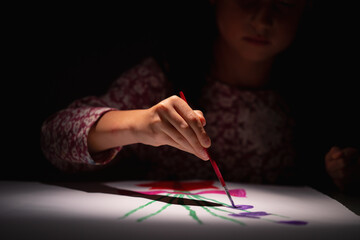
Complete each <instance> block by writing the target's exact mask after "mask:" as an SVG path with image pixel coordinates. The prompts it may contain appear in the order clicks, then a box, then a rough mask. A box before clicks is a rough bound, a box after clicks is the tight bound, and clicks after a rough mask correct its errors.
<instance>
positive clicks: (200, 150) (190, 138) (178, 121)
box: [166, 111, 207, 160]
mask: <svg viewBox="0 0 360 240" xmlns="http://www.w3.org/2000/svg"><path fill="white" fill-rule="evenodd" d="M166 117H167V120H168V121H169V122H170V123H171V124H172V125H173V126H174V128H175V129H177V131H178V132H179V133H180V134H181V135H182V136H183V137H184V138H185V139H186V140H187V142H188V143H189V144H190V145H191V146H192V148H193V149H194V151H195V152H196V153H197V154H196V155H199V156H201V157H200V158H201V159H204V160H206V159H207V155H206V152H205V150H204V147H203V146H202V145H201V143H200V142H199V139H198V137H197V134H196V133H195V132H194V129H193V128H192V127H191V126H190V124H189V123H188V122H187V121H186V120H185V119H184V118H183V117H182V116H181V115H180V114H179V113H178V112H176V111H169V112H167V114H166ZM199 122H200V120H199ZM200 124H201V123H200Z"/></svg>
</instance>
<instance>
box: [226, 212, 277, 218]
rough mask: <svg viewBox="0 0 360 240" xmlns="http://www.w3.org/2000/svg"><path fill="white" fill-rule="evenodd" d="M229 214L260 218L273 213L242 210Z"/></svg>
mask: <svg viewBox="0 0 360 240" xmlns="http://www.w3.org/2000/svg"><path fill="white" fill-rule="evenodd" d="M229 215H230V216H232V217H246V218H260V217H263V216H268V215H271V214H269V213H267V212H242V213H233V214H229Z"/></svg>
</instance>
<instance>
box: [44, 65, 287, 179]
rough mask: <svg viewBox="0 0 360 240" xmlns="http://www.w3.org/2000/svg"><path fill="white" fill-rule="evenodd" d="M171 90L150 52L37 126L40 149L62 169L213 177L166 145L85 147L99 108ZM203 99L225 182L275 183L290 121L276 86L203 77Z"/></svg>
mask: <svg viewBox="0 0 360 240" xmlns="http://www.w3.org/2000/svg"><path fill="white" fill-rule="evenodd" d="M170 94H171V89H170V85H169V84H168V82H167V80H166V77H165V75H164V73H163V72H162V70H161V68H160V67H159V66H158V64H157V63H156V61H155V60H154V59H152V58H148V59H146V60H144V61H143V62H141V63H140V64H139V65H137V66H135V67H133V68H132V69H130V70H128V71H127V72H125V73H123V74H122V75H121V76H120V77H119V78H118V79H117V80H116V81H115V82H114V83H113V85H112V86H111V87H110V88H109V90H108V92H107V93H106V94H104V95H103V96H100V97H96V96H90V97H86V98H83V99H80V100H77V101H75V102H73V103H72V104H71V105H70V106H69V107H68V108H66V109H63V110H61V111H59V112H57V113H55V114H54V115H53V116H51V117H49V118H48V119H47V120H46V121H45V122H44V123H43V126H42V136H41V143H42V150H43V152H44V155H45V156H46V158H47V159H49V160H50V161H51V162H52V163H53V164H54V165H55V166H57V167H58V168H60V169H62V170H64V171H85V170H96V169H99V168H103V167H104V166H111V167H113V166H114V165H118V166H120V167H119V168H120V169H122V170H123V171H124V172H125V171H127V172H129V171H130V172H131V174H133V175H134V176H133V177H134V178H137V179H157V180H160V179H180V180H185V179H211V178H216V175H215V174H214V171H213V170H212V167H211V164H210V162H207V161H202V160H200V159H198V158H196V157H195V156H193V155H191V154H189V153H186V152H182V151H180V150H178V149H175V148H172V147H170V146H160V147H152V146H147V145H143V144H133V145H128V146H119V147H117V148H114V149H109V150H107V151H104V152H102V153H100V154H97V155H90V154H89V152H88V148H87V136H88V133H89V130H90V128H91V126H92V125H93V124H94V123H96V121H97V120H98V119H99V118H100V117H101V116H102V115H103V114H104V113H106V112H108V111H112V110H128V109H145V108H149V107H151V106H153V105H155V104H157V103H158V102H160V101H162V100H163V99H165V98H167V97H169V96H170ZM200 103H201V104H200V106H201V107H202V109H201V110H202V111H203V112H204V114H205V118H206V122H207V124H206V127H205V129H206V131H207V133H208V134H209V136H210V138H211V141H212V146H211V147H210V148H209V152H210V155H211V156H212V158H213V159H214V160H215V161H216V162H217V163H218V165H219V168H220V170H221V172H222V174H223V176H224V177H225V178H226V180H227V181H238V182H239V181H243V182H255V183H274V182H276V181H277V180H278V178H279V176H281V175H282V174H283V173H284V172H286V171H287V169H289V168H291V167H292V165H293V160H294V149H293V146H292V129H293V121H292V119H291V118H289V116H288V110H287V107H286V105H285V104H284V102H283V100H282V99H281V98H280V96H279V95H278V94H277V93H275V92H274V91H271V90H241V89H238V88H234V87H231V86H229V85H227V84H225V83H222V82H218V81H208V82H207V84H206V86H205V87H204V89H203V94H202V96H201V99H200ZM119 174H121V173H119Z"/></svg>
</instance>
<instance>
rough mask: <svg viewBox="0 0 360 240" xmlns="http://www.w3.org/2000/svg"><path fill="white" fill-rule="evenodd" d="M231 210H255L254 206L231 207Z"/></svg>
mask: <svg viewBox="0 0 360 240" xmlns="http://www.w3.org/2000/svg"><path fill="white" fill-rule="evenodd" d="M229 208H232V209H239V210H246V209H250V208H254V206H252V205H235V207H233V206H230V207H229Z"/></svg>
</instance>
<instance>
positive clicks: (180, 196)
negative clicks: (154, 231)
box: [119, 181, 308, 226]
mask: <svg viewBox="0 0 360 240" xmlns="http://www.w3.org/2000/svg"><path fill="white" fill-rule="evenodd" d="M137 186H140V187H147V188H148V191H139V193H142V194H148V195H158V194H165V195H158V196H159V198H157V199H154V200H153V201H150V202H148V203H146V204H144V205H142V206H139V207H138V208H135V209H133V210H131V211H129V212H128V213H126V214H125V215H124V216H123V217H121V218H119V219H124V218H127V217H128V216H130V215H132V214H134V213H135V212H141V210H142V209H144V208H147V207H149V205H152V204H153V203H155V202H158V201H159V200H161V199H162V198H164V197H169V196H171V195H172V200H171V201H170V202H169V203H167V204H165V205H163V206H162V207H160V208H159V209H157V210H155V211H154V212H153V213H151V214H146V215H145V216H142V217H140V218H138V219H137V222H143V221H145V220H148V219H151V218H152V217H154V216H156V215H159V214H161V213H162V212H164V211H165V210H166V209H167V208H168V207H170V206H171V205H172V204H174V203H173V201H174V200H175V199H177V201H178V202H179V203H184V197H185V196H187V199H194V200H200V202H199V207H200V208H202V209H203V210H204V211H206V212H207V213H209V214H210V215H212V216H213V217H216V218H220V219H222V220H226V221H230V222H233V223H237V224H241V225H243V226H246V224H245V223H243V222H241V221H239V220H238V219H236V218H249V219H259V220H263V221H269V222H273V223H280V224H285V225H293V226H304V225H307V224H308V222H305V221H299V220H287V221H277V220H272V219H267V218H266V219H265V218H263V217H266V216H269V215H272V216H277V217H279V216H280V215H276V214H271V213H267V212H264V211H255V212H250V211H248V210H247V209H252V208H254V206H252V205H235V206H230V205H228V204H225V203H223V202H220V201H217V200H215V199H210V198H208V197H205V196H203V194H221V195H226V192H225V191H224V190H220V189H219V188H218V187H216V186H214V181H195V182H176V181H165V182H150V183H145V184H138V185H137ZM204 189H205V190H204ZM229 193H230V195H231V196H234V197H246V191H245V190H244V189H231V190H230V191H229ZM202 200H207V201H211V202H215V203H218V204H220V205H222V206H224V207H225V209H221V208H217V207H207V206H203V204H201V201H202ZM182 206H183V207H184V208H185V210H186V212H187V213H188V215H189V217H190V218H191V219H193V220H194V221H195V222H197V223H198V224H203V221H202V220H201V219H200V218H199V216H198V215H197V212H196V211H195V209H194V208H191V207H190V206H188V205H185V204H182ZM227 209H228V210H227ZM230 209H231V210H230ZM214 210H215V211H220V212H222V213H225V214H226V215H225V216H224V215H219V214H217V213H215V212H214ZM236 210H239V212H234V211H236ZM280 217H284V216H280ZM285 218H287V217H285Z"/></svg>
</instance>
